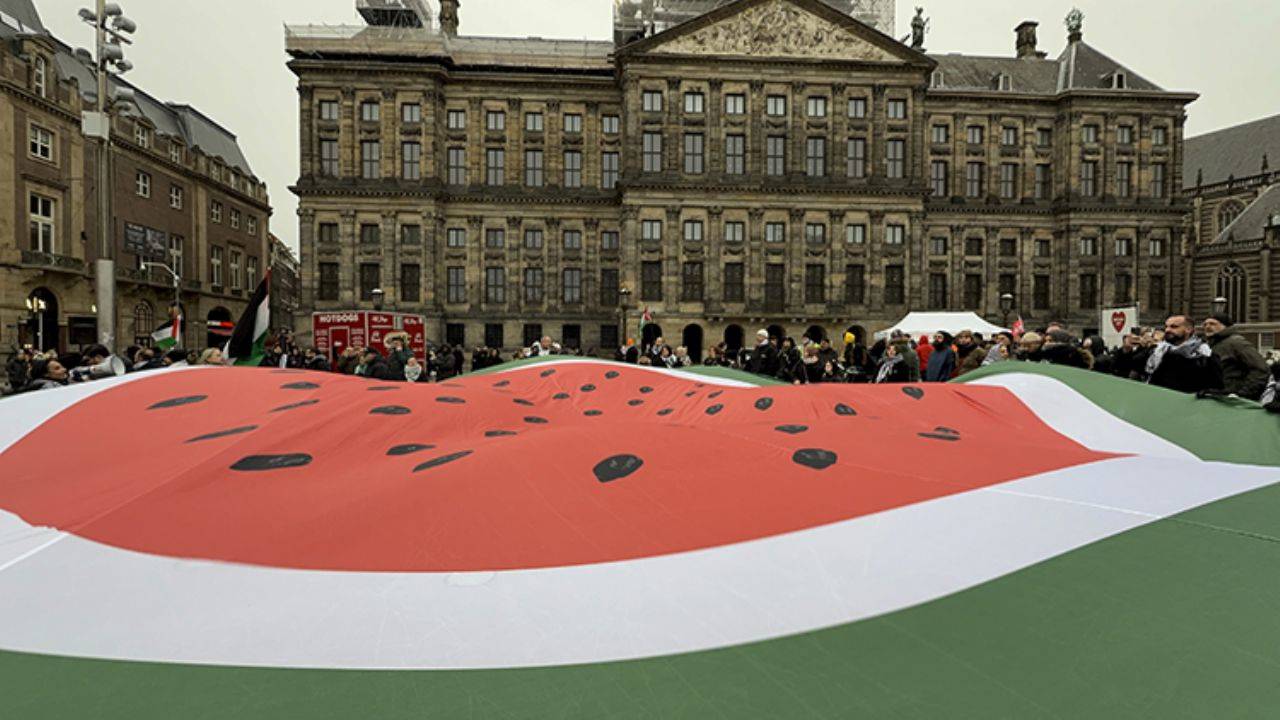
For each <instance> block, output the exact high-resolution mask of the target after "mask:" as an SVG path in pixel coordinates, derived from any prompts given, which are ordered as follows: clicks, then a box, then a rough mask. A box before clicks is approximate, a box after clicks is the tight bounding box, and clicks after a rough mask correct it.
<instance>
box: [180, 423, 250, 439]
mask: <svg viewBox="0 0 1280 720" xmlns="http://www.w3.org/2000/svg"><path fill="white" fill-rule="evenodd" d="M257 429H258V426H257V425H245V426H244V427H238V428H231V429H230V430H220V431H218V432H215V433H209V434H208V435H201V436H199V437H193V438H191V439H190V440H188V441H187V442H189V443H195V442H204V441H205V440H217V439H218V438H224V437H230V436H231V435H243V434H245V433H247V432H253V431H254V430H257Z"/></svg>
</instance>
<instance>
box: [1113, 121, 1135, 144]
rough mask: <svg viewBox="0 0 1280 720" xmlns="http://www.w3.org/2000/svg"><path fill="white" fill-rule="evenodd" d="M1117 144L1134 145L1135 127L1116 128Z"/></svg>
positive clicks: (1122, 126) (1123, 126)
mask: <svg viewBox="0 0 1280 720" xmlns="http://www.w3.org/2000/svg"><path fill="white" fill-rule="evenodd" d="M1116 142H1117V143H1119V144H1121V145H1132V144H1133V126H1132V125H1121V126H1120V127H1118V128H1116Z"/></svg>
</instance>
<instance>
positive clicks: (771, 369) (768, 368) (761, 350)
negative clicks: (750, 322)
mask: <svg viewBox="0 0 1280 720" xmlns="http://www.w3.org/2000/svg"><path fill="white" fill-rule="evenodd" d="M746 368H747V372H751V373H755V374H756V375H768V376H770V377H774V376H776V375H777V374H778V350H777V349H776V348H774V347H773V343H771V342H769V333H767V332H765V331H764V330H761V331H760V332H758V333H756V346H755V347H754V348H752V349H751V351H750V354H749V355H748V357H747V360H746Z"/></svg>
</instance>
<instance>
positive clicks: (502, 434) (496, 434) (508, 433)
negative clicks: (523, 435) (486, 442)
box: [484, 430, 515, 437]
mask: <svg viewBox="0 0 1280 720" xmlns="http://www.w3.org/2000/svg"><path fill="white" fill-rule="evenodd" d="M512 435H515V433H513V432H511V431H510V430H490V431H489V432H487V433H485V434H484V436H485V437H511V436H512Z"/></svg>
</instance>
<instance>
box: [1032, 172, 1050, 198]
mask: <svg viewBox="0 0 1280 720" xmlns="http://www.w3.org/2000/svg"><path fill="white" fill-rule="evenodd" d="M1052 182H1053V172H1052V168H1051V167H1050V166H1048V165H1036V199H1037V200H1048V199H1049V195H1050V193H1051V192H1052V190H1051V187H1052V186H1051V185H1050V183H1052Z"/></svg>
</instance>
